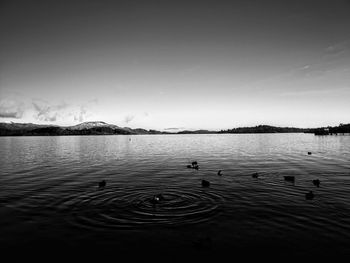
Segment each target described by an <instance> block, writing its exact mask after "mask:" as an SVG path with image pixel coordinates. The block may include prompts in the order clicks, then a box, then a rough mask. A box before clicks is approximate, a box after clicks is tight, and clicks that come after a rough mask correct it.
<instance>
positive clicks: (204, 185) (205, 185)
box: [202, 180, 210, 187]
mask: <svg viewBox="0 0 350 263" xmlns="http://www.w3.org/2000/svg"><path fill="white" fill-rule="evenodd" d="M202 186H203V187H209V186H210V182H209V181H207V180H202Z"/></svg>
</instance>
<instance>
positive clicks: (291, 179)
mask: <svg viewBox="0 0 350 263" xmlns="http://www.w3.org/2000/svg"><path fill="white" fill-rule="evenodd" d="M284 180H286V181H287V182H293V183H294V182H295V177H294V176H292V175H286V176H284Z"/></svg>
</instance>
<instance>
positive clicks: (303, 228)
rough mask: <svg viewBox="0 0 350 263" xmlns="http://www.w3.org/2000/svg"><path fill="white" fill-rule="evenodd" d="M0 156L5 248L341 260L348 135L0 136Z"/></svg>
mask: <svg viewBox="0 0 350 263" xmlns="http://www.w3.org/2000/svg"><path fill="white" fill-rule="evenodd" d="M308 151H311V152H312V155H308V154H307V152H308ZM0 156H1V162H0V227H1V228H0V232H1V233H0V245H1V247H4V248H8V249H16V248H23V247H25V248H30V249H33V250H38V249H40V248H41V247H45V248H52V247H56V248H57V247H60V248H61V247H63V248H65V249H84V248H85V247H86V248H91V247H95V248H111V249H113V250H114V251H117V252H118V253H119V252H125V253H134V251H139V250H142V251H143V250H144V251H148V252H150V251H152V252H153V251H163V252H164V251H166V253H168V255H171V254H172V253H173V254H176V255H179V253H180V254H181V253H183V254H185V253H189V254H192V255H195V256H196V255H204V256H209V255H215V254H222V253H225V252H230V253H231V252H232V253H249V251H250V250H252V251H259V253H261V252H263V253H265V254H266V255H270V254H275V253H277V254H278V252H281V253H285V252H288V253H290V254H292V255H297V256H298V255H301V256H304V255H316V254H317V255H341V254H346V255H349V244H350V136H324V137H322V136H320V137H318V136H314V135H311V134H260V135H258V134H256V135H254V134H250V135H168V136H164V135H152V136H146V135H145V136H68V137H1V138H0ZM194 160H196V161H198V163H199V166H200V169H199V170H198V171H196V170H194V169H188V168H186V165H187V164H189V163H190V162H191V161H194ZM218 170H222V171H223V176H221V177H220V176H218V175H217V171H218ZM254 172H259V174H260V177H259V178H257V179H254V178H252V176H251V175H252V173H254ZM285 175H294V176H295V178H296V181H295V183H294V184H293V183H290V182H286V181H284V179H283V176H285ZM317 178H318V179H320V180H321V185H320V187H319V188H317V187H316V186H314V185H313V184H312V180H313V179H317ZM202 179H206V180H208V181H210V182H211V185H210V187H209V188H203V187H202V186H201V180H202ZM101 180H106V182H107V186H106V187H105V188H104V189H99V188H98V186H97V184H98V182H99V181H101ZM309 190H312V191H313V192H314V193H315V198H314V199H313V200H305V193H306V192H308V191H309ZM158 193H162V194H163V195H164V197H165V200H164V201H162V202H161V203H159V204H156V205H153V204H152V203H151V202H150V200H151V198H152V197H153V195H155V194H158ZM243 251H244V252H243ZM156 253H158V252H156Z"/></svg>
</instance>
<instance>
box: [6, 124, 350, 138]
mask: <svg viewBox="0 0 350 263" xmlns="http://www.w3.org/2000/svg"><path fill="white" fill-rule="evenodd" d="M225 133H233V134H244V133H314V134H315V135H328V134H339V133H347V134H348V133H350V124H340V125H339V126H335V127H330V126H328V127H320V128H293V127H275V126H269V125H258V126H254V127H240V128H233V129H228V130H220V131H209V130H195V131H189V130H184V131H179V132H164V131H157V130H146V129H142V128H136V129H132V128H129V127H119V126H117V125H114V124H108V123H105V122H103V121H92V122H83V123H80V124H78V125H74V126H57V125H42V124H33V123H14V122H11V123H4V122H2V123H0V136H59V135H143V134H225Z"/></svg>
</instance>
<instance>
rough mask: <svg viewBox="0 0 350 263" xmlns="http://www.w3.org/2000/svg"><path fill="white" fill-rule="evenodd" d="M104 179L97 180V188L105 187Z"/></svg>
mask: <svg viewBox="0 0 350 263" xmlns="http://www.w3.org/2000/svg"><path fill="white" fill-rule="evenodd" d="M106 184H107V183H106V181H105V180H102V181H101V182H98V187H99V188H103V187H105V186H106Z"/></svg>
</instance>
